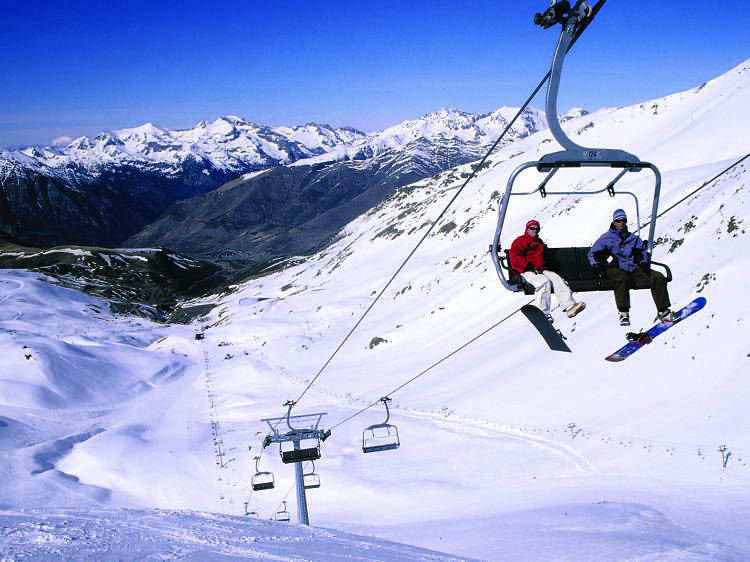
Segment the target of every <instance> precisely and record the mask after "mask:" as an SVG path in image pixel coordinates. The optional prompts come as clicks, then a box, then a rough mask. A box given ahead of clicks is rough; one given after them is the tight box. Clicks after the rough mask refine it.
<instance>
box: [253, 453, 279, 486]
mask: <svg viewBox="0 0 750 562" xmlns="http://www.w3.org/2000/svg"><path fill="white" fill-rule="evenodd" d="M258 462H260V457H255V474H253V478H252V486H253V490H254V491H256V492H257V491H258V490H271V489H272V488H273V487H274V486H275V485H276V483H275V481H274V478H273V473H272V472H268V471H261V470H260V469H259V468H258Z"/></svg>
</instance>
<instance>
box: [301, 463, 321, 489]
mask: <svg viewBox="0 0 750 562" xmlns="http://www.w3.org/2000/svg"><path fill="white" fill-rule="evenodd" d="M310 464H311V465H312V468H311V469H310V472H305V473H303V474H302V485H303V486H304V487H305V489H306V490H311V489H313V488H320V476H318V475H317V473H316V472H315V463H314V462H313V461H310Z"/></svg>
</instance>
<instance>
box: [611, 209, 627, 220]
mask: <svg viewBox="0 0 750 562" xmlns="http://www.w3.org/2000/svg"><path fill="white" fill-rule="evenodd" d="M617 219H625V221H627V220H628V216H627V215H626V214H625V211H623V210H622V209H617V210H616V211H615V212H614V214H613V215H612V222H615V221H616V220H617Z"/></svg>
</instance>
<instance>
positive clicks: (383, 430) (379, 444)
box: [362, 396, 401, 453]
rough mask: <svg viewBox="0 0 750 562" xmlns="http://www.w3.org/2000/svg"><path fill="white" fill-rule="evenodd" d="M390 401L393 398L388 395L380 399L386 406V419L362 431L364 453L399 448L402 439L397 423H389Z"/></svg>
mask: <svg viewBox="0 0 750 562" xmlns="http://www.w3.org/2000/svg"><path fill="white" fill-rule="evenodd" d="M390 401H391V399H390V398H389V397H387V396H385V397H383V398H381V399H380V402H382V403H383V405H384V406H385V421H384V422H383V423H376V424H374V425H371V426H370V427H368V428H366V429H365V430H364V432H363V433H362V452H363V453H377V452H380V451H390V450H391V449H398V448H399V446H400V445H401V441H400V440H399V437H398V429H397V428H396V426H395V425H391V424H389V423H388V420H389V419H390V417H391V413H390V411H389V409H388V402H390Z"/></svg>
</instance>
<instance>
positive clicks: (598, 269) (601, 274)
mask: <svg viewBox="0 0 750 562" xmlns="http://www.w3.org/2000/svg"><path fill="white" fill-rule="evenodd" d="M593 268H594V273H596V276H597V277H598V278H599V279H606V277H607V273H606V271H605V270H604V264H603V263H599V262H596V263H595V264H594V265H593Z"/></svg>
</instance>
